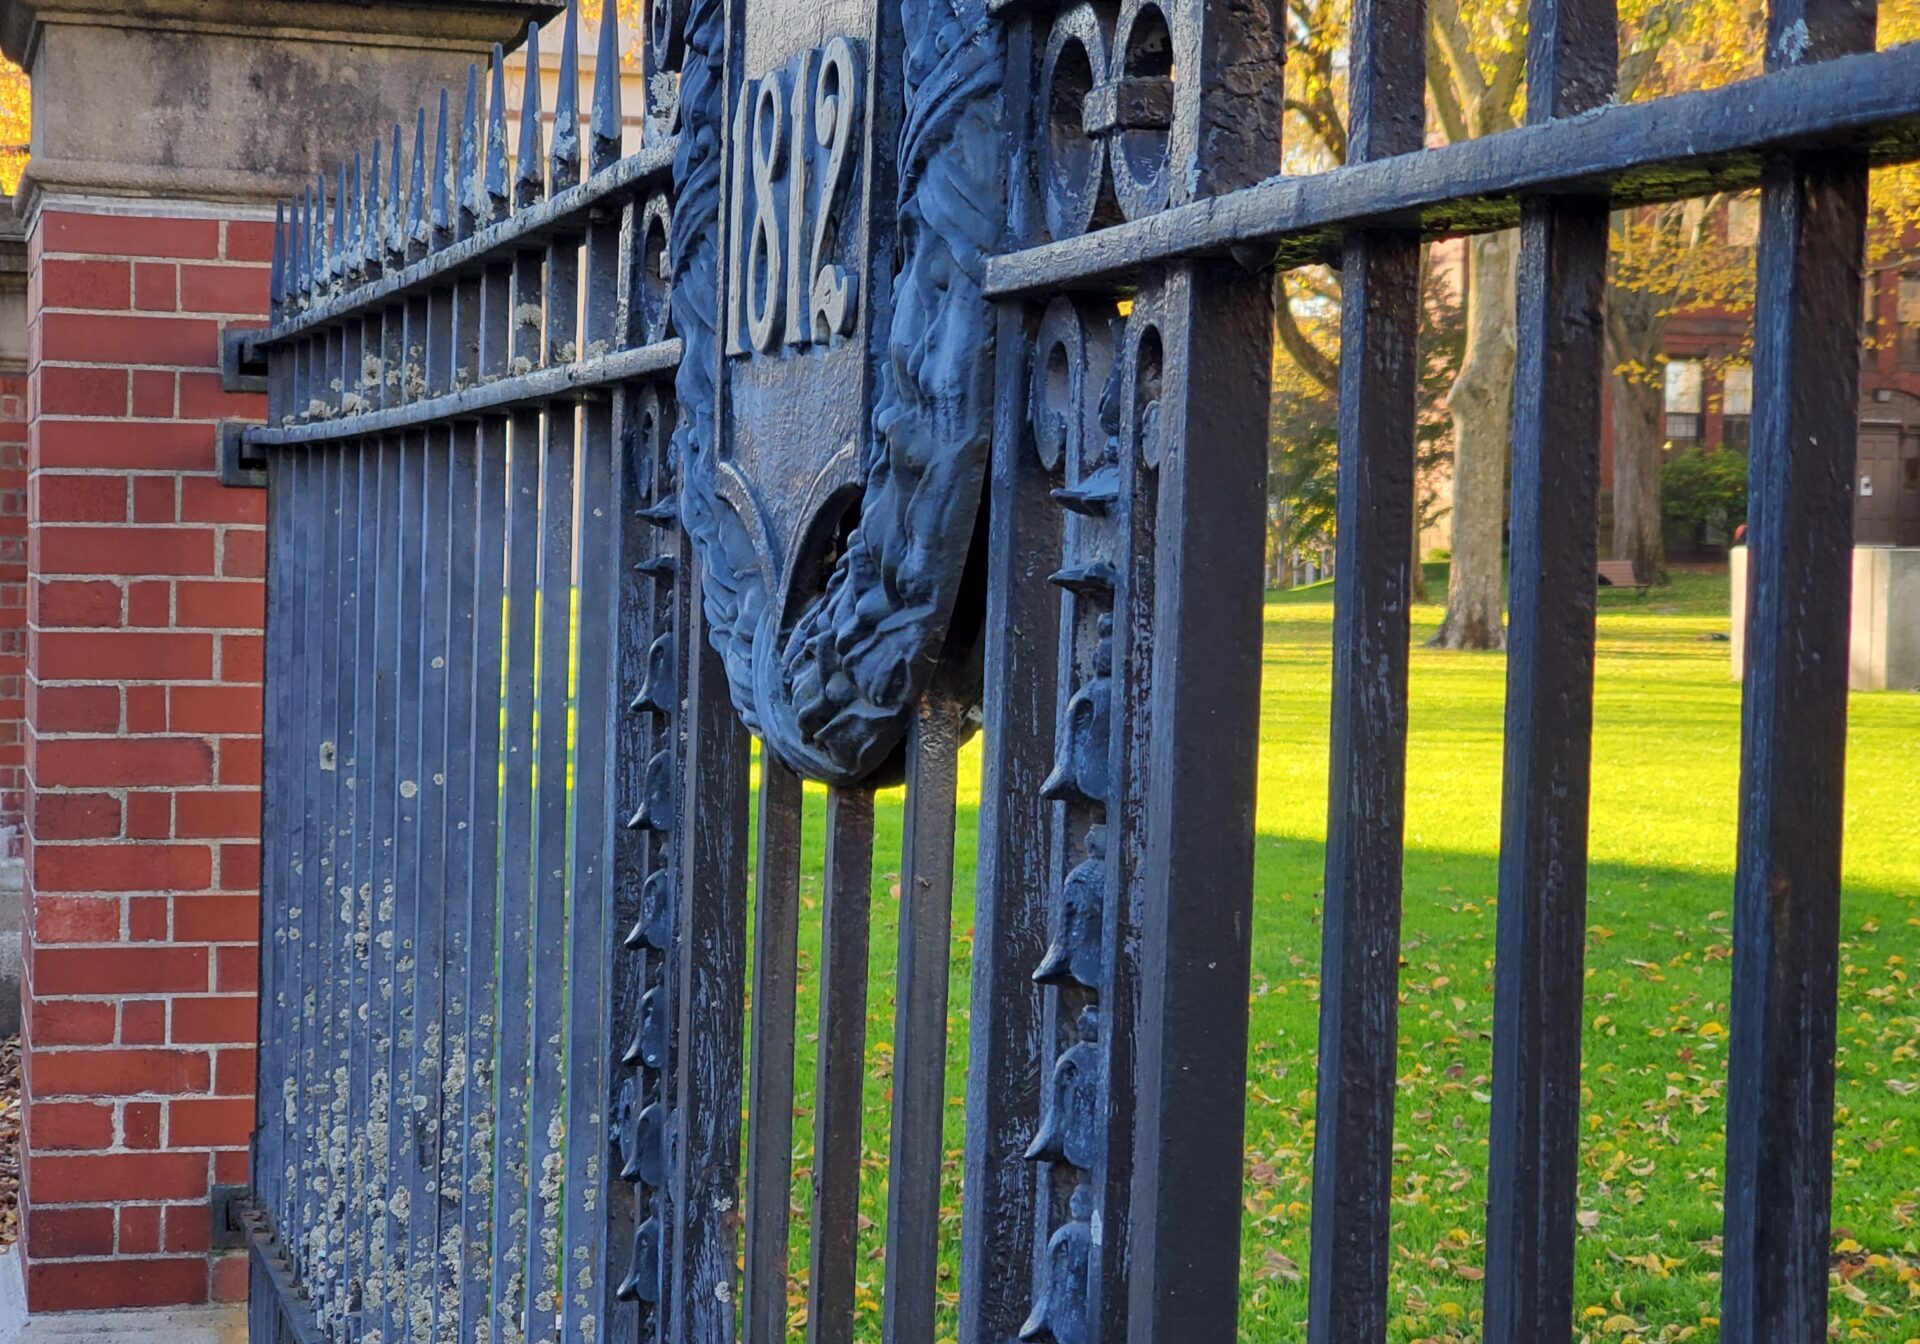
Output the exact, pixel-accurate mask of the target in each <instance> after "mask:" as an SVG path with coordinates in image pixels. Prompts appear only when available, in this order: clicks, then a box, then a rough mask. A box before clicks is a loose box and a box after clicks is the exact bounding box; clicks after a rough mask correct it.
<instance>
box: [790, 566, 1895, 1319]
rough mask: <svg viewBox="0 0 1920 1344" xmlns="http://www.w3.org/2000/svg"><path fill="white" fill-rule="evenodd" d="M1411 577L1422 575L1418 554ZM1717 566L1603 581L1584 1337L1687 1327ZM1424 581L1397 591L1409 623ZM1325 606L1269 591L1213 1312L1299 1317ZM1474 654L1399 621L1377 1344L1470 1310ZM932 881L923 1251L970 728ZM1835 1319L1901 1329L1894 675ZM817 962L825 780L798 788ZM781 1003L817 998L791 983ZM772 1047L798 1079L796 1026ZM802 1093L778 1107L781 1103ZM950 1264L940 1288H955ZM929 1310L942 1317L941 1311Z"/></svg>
mask: <svg viewBox="0 0 1920 1344" xmlns="http://www.w3.org/2000/svg"><path fill="white" fill-rule="evenodd" d="M1438 578H1439V583H1438V586H1437V587H1436V590H1435V591H1436V595H1438V594H1439V593H1440V592H1442V591H1443V590H1444V574H1440V575H1439V576H1438ZM1726 610H1727V591H1726V582H1725V579H1724V577H1719V576H1711V575H1681V576H1679V578H1678V579H1677V581H1676V582H1675V584H1674V586H1673V587H1672V588H1671V589H1667V590H1662V591H1658V592H1655V593H1652V594H1650V595H1648V596H1646V597H1635V596H1633V595H1631V594H1614V593H1607V594H1603V596H1602V601H1601V618H1600V657H1599V670H1598V689H1597V705H1596V714H1597V738H1596V744H1595V762H1594V788H1593V827H1592V874H1591V892H1592V895H1591V906H1590V913H1589V923H1590V936H1589V939H1588V963H1587V999H1586V1022H1587V1031H1586V1042H1585V1056H1584V1058H1585V1087H1584V1115H1583V1125H1582V1128H1583V1137H1584V1142H1583V1147H1582V1153H1581V1196H1580V1208H1581V1215H1580V1221H1581V1226H1582V1231H1581V1233H1580V1242H1579V1249H1578V1257H1579V1283H1578V1290H1577V1291H1578V1309H1579V1311H1580V1313H1581V1337H1582V1338H1583V1339H1587V1340H1596V1341H1598V1340H1610V1339H1621V1338H1625V1339H1643V1340H1681V1339H1688V1340H1699V1341H1707V1340H1713V1339H1715V1338H1716V1337H1717V1334H1718V1331H1717V1330H1716V1328H1715V1318H1716V1316H1717V1313H1718V1305H1717V1299H1718V1291H1719V1288H1718V1267H1719V1259H1718V1246H1719V1231H1720V1190H1721V1182H1722V1177H1723V1171H1722V1158H1721V1146H1722V1142H1723V1137H1724V1131H1723V1107H1724V1099H1725V1058H1726V1054H1725V1045H1726V1036H1725V1032H1726V1026H1727V1018H1728V1013H1727V998H1728V987H1729V977H1730V962H1729V944H1730V942H1731V931H1732V921H1731V908H1732V896H1731V891H1732V873H1733V862H1734V833H1735V815H1736V806H1737V799H1736V792H1735V791H1736V784H1737V778H1738V770H1739V689H1738V686H1737V685H1736V684H1735V683H1734V682H1733V681H1732V680H1731V678H1730V676H1729V670H1728V669H1729V663H1728V646H1727V645H1726V643H1725V642H1723V641H1720V640H1716V639H1715V638H1714V636H1716V635H1724V633H1725V632H1726V629H1727V624H1728V622H1727V616H1726ZM1440 614H1441V613H1440V609H1439V608H1438V607H1437V606H1430V605H1429V606H1421V607H1419V608H1417V609H1416V611H1415V617H1414V619H1415V639H1416V642H1419V641H1423V640H1424V639H1425V638H1426V637H1427V636H1428V635H1430V634H1431V633H1432V632H1433V630H1434V629H1435V628H1436V627H1437V626H1438V623H1439V618H1440ZM1332 615H1333V609H1332V604H1331V594H1330V591H1329V590H1328V589H1327V588H1325V587H1320V588H1314V589H1307V590H1303V591H1298V592H1294V593H1288V594H1284V595H1276V596H1275V597H1274V598H1273V600H1272V601H1271V602H1270V603H1269V606H1268V609H1267V627H1266V632H1267V633H1266V639H1267V646H1266V685H1265V691H1264V701H1263V714H1262V732H1261V736H1262V749H1261V765H1260V801H1259V841H1258V854H1257V866H1256V879H1255V881H1256V915H1255V943H1254V977H1253V987H1252V991H1253V992H1252V1014H1253V1017H1252V1039H1253V1047H1252V1052H1251V1057H1250V1062H1251V1070H1250V1084H1251V1085H1250V1089H1249V1095H1248V1099H1247V1130H1248V1139H1247V1164H1248V1183H1247V1194H1246V1220H1245V1239H1244V1240H1245V1246H1244V1270H1245V1272H1244V1276H1243V1278H1244V1285H1245V1286H1244V1304H1243V1312H1242V1316H1243V1321H1244V1324H1243V1327H1242V1338H1243V1339H1244V1340H1246V1341H1251V1342H1257V1344H1266V1342H1267V1341H1276V1342H1277V1341H1282V1340H1286V1341H1294V1340H1298V1339H1301V1338H1303V1337H1304V1324H1303V1323H1304V1319H1305V1315H1306V1285H1305V1279H1304V1274H1305V1270H1306V1267H1307V1258H1308V1249H1307V1248H1308V1244H1309V1243H1308V1206H1309V1203H1310V1201H1311V1194H1310V1190H1311V1167H1312V1149H1313V1111H1314V1056H1315V1048H1316V1040H1317V1035H1318V1032H1317V1024H1318V1011H1319V1007H1318V988H1319V958H1320V902H1319V891H1320V884H1321V867H1322V861H1323V840H1324V834H1325V824H1326V803H1327V782H1326V780H1327V715H1328V700H1329V679H1330V667H1331V657H1330V639H1331V629H1332ZM1505 674H1506V660H1505V659H1504V658H1503V657H1501V656H1499V655H1472V654H1445V653H1436V652H1431V651H1428V650H1426V649H1418V650H1417V651H1416V652H1415V655H1414V659H1413V672H1412V740H1411V747H1410V760H1409V779H1410V783H1409V791H1408V808H1407V863H1406V917H1405V931H1404V939H1405V941H1404V952H1403V955H1404V965H1403V969H1402V992H1403V997H1402V1008H1401V1018H1400V1031H1401V1051H1400V1059H1401V1074H1400V1078H1401V1088H1400V1093H1399V1114H1398V1124H1397V1130H1396V1163H1395V1182H1394V1212H1395V1221H1394V1269H1393V1281H1392V1286H1391V1299H1392V1317H1393V1319H1392V1325H1391V1329H1390V1331H1389V1337H1390V1339H1392V1340H1393V1341H1396V1344H1413V1342H1416V1341H1420V1342H1425V1341H1435V1342H1437V1341H1454V1340H1473V1339H1477V1338H1478V1337H1479V1326H1478V1322H1479V1316H1480V1292H1481V1285H1480V1282H1479V1279H1480V1266H1481V1265H1482V1262H1483V1256H1484V1237H1483V1225H1484V1221H1485V1208H1484V1200H1485V1170H1486V1158H1487V1152H1486V1147H1487V1145H1486V1130H1487V1119H1488V1109H1489V1108H1488V1089H1489V1076H1488V1075H1489V1069H1490V1065H1491V1056H1492V1045H1491V1034H1490V1033H1491V1025H1492V964H1493V946H1494V919H1495V885H1496V853H1497V849H1498V836H1499V814H1500V771H1501V729H1502V714H1503V710H1502V706H1503V701H1504V695H1505ZM967 760H968V766H967V775H968V778H967V779H966V781H965V782H964V783H963V789H962V816H961V822H960V825H961V839H962V845H961V855H960V860H959V863H960V872H959V873H958V874H957V878H956V887H957V892H956V929H957V931H958V934H957V939H956V943H957V946H956V958H955V966H954V972H953V1005H954V1006H953V1012H952V1015H951V1023H952V1028H953V1032H954V1034H955V1037H956V1050H955V1052H954V1053H955V1063H954V1065H953V1069H952V1077H951V1084H950V1087H949V1096H950V1100H951V1102H952V1104H951V1105H950V1107H949V1112H948V1117H947V1138H948V1149H949V1163H948V1178H949V1184H950V1186H951V1187H952V1188H951V1189H950V1192H949V1195H948V1200H947V1203H948V1208H949V1217H948V1225H947V1229H946V1231H947V1233H948V1236H949V1242H950V1246H949V1261H951V1258H952V1250H951V1242H952V1239H953V1238H955V1237H957V1234H958V1228H959V1214H958V1209H959V1192H958V1188H957V1185H958V1154H959V1147H960V1143H961V1133H962V1117H961V1111H960V1105H959V1098H960V1096H961V1093H962V1087H963V1084H962V1078H963V1069H964V1044H965V1036H966V1032H967V1026H968V1023H967V1013H966V1004H967V976H968V972H969V967H968V964H967V958H966V952H967V949H968V946H969V944H970V940H971V935H970V924H971V904H972V902H971V895H972V887H973V864H972V855H971V844H970V841H971V837H972V835H973V834H974V831H975V825H976V808H977V803H978V792H977V766H978V747H977V744H976V746H975V747H973V748H970V749H969V752H968V757H967ZM1847 773H1848V799H1847V850H1846V883H1847V886H1846V904H1845V911H1844V928H1845V945H1844V951H1843V960H1842V989H1841V993H1842V1004H1841V1026H1840V1079H1839V1090H1838V1106H1839V1120H1838V1137H1837V1140H1836V1149H1837V1152H1836V1159H1837V1168H1838V1169H1837V1186H1838V1188H1837V1191H1836V1195H1835V1210H1834V1212H1835V1228H1836V1231H1835V1238H1836V1247H1835V1251H1836V1254H1835V1267H1836V1278H1835V1284H1836V1291H1835V1295H1834V1312H1833V1319H1834V1322H1835V1325H1834V1332H1835V1333H1834V1337H1835V1338H1837V1339H1842V1340H1872V1341H1890V1342H1891V1344H1905V1342H1906V1341H1909V1340H1914V1339H1920V1273H1917V1271H1916V1266H1917V1265H1920V1227H1916V1219H1917V1218H1920V1086H1917V1085H1920V990H1917V989H1916V986H1915V981H1914V980H1913V978H1912V977H1913V974H1914V964H1915V962H1916V961H1920V831H1917V830H1916V825H1917V823H1916V818H1920V696H1915V695H1901V694H1885V695H1860V696H1856V697H1855V698H1854V701H1853V713H1852V736H1851V743H1850V748H1849V753H1848V772H1847ZM808 802H809V810H808V834H809V841H810V845H811V851H810V861H809V867H810V874H811V875H810V876H809V877H808V879H807V882H808V900H809V907H808V908H809V910H810V911H811V912H812V918H811V920H810V923H811V925H812V927H810V928H808V929H806V930H805V932H803V944H804V949H803V952H802V956H803V959H804V960H805V963H806V966H807V967H811V966H812V965H814V964H816V963H817V955H818V925H817V920H818V901H817V896H818V892H819V878H818V872H819V864H820V831H821V818H822V807H823V802H824V795H822V794H820V793H819V792H818V791H810V793H809V799H808ZM899 802H900V799H899V795H898V794H897V793H896V794H893V795H890V796H888V797H886V798H883V800H882V807H881V816H880V825H879V842H878V843H879V852H878V854H877V855H876V874H877V875H876V889H875V902H874V927H873V956H872V972H873V976H874V980H873V992H872V996H871V999H870V1005H869V1011H870V1014H871V1026H870V1031H871V1045H870V1054H869V1060H870V1063H871V1066H872V1067H871V1070H870V1073H871V1079H870V1084H869V1089H868V1114H869V1125H868V1130H869V1133H868V1141H867V1161H866V1174H865V1183H864V1197H865V1201H866V1215H867V1218H868V1219H870V1220H872V1224H873V1225H872V1226H870V1227H866V1228H865V1230H864V1231H863V1233H862V1246H863V1250H864V1251H866V1252H867V1258H866V1259H865V1260H864V1262H863V1269H862V1275H861V1284H862V1286H861V1293H860V1305H861V1309H862V1313H863V1316H862V1322H863V1324H862V1338H863V1339H874V1340H877V1339H878V1338H879V1319H880V1318H879V1302H880V1292H881V1283H882V1279H883V1273H882V1265H881V1262H880V1257H879V1249H880V1246H881V1242H882V1238H883V1232H882V1229H881V1228H880V1226H879V1224H880V1222H881V1221H882V1220H883V1219H884V1216H885V1190H886V1161H887V1158H886V1154H887V1099H888V1090H887V1089H888V1086H889V1075H890V1072H891V1070H890V1067H889V1064H890V1060H889V1051H890V1041H891V1034H892V1025H891V1023H892V1012H891V994H890V990H891V984H892V967H893V960H894V947H895V939H896V937H897V928H898V923H897V913H898V905H897V900H898V893H897V879H896V877H895V876H893V871H894V870H897V867H898V862H897V855H898V853H899V841H900V810H899ZM806 975H807V970H806V969H804V968H803V971H802V976H803V990H802V994H803V1001H802V1004H801V1014H802V1021H803V1023H810V1022H812V1021H814V1020H815V1019H816V1016H817V1001H816V999H815V997H814V994H813V986H811V985H810V984H806V983H805V978H806ZM809 1034H810V1033H808V1032H806V1031H805V1030H804V1028H803V1040H802V1043H801V1047H800V1056H801V1057H800V1060H799V1081H800V1085H801V1088H802V1091H803V1093H805V1092H808V1091H810V1089H811V1084H812V1078H813V1043H812V1041H811V1040H810V1039H804V1037H806V1036H807V1035H809ZM810 1107H811V1099H810V1097H808V1096H805V1095H803V1096H802V1097H801V1098H800V1100H799V1101H798V1103H797V1106H796V1109H797V1110H800V1111H802V1112H803V1113H804V1112H806V1111H809V1110H810ZM798 1124H799V1126H800V1129H799V1132H798V1135H797V1138H796V1162H795V1165H796V1168H797V1170H796V1180H795V1194H794V1199H795V1208H796V1218H795V1232H796V1245H795V1250H794V1262H793V1263H794V1271H795V1275H796V1280H795V1294H794V1299H793V1302H794V1308H795V1313H796V1319H800V1318H803V1316H804V1301H805V1296H804V1279H805V1273H806V1261H805V1247H804V1226H805V1224H804V1220H803V1218H801V1217H800V1216H798V1215H799V1214H801V1213H804V1211H805V1208H806V1205H807V1202H808V1192H807V1188H806V1187H807V1178H808V1176H809V1175H810V1171H809V1167H810V1160H811V1159H810V1153H811V1135H810V1132H809V1131H808V1129H807V1127H806V1121H805V1119H804V1118H803V1119H801V1120H800V1121H799V1122H798ZM955 1283H956V1280H955V1279H954V1278H953V1277H952V1276H951V1264H950V1265H949V1277H948V1279H947V1281H946V1284H945V1289H946V1295H947V1296H948V1298H949V1299H951V1297H952V1291H953V1288H954V1286H955ZM946 1328H947V1329H948V1330H951V1316H949V1317H948V1325H947V1327H946Z"/></svg>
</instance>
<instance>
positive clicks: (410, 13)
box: [0, 0, 566, 66]
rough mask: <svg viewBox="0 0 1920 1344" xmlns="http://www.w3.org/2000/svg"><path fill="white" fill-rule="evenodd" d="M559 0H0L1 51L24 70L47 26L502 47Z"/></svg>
mask: <svg viewBox="0 0 1920 1344" xmlns="http://www.w3.org/2000/svg"><path fill="white" fill-rule="evenodd" d="M565 8H566V5H565V4H564V3H563V2H562V0H0V50H3V51H5V52H6V55H7V58H8V59H9V60H11V61H13V62H14V63H15V64H17V65H21V66H29V65H30V64H31V62H32V59H33V54H34V43H35V40H36V39H37V38H38V36H39V34H40V31H41V27H42V25H43V24H45V23H48V22H67V23H94V24H101V25H108V26H116V27H125V28H137V27H144V26H150V25H159V26H165V27H179V26H181V25H187V26H192V25H195V24H210V25H230V26H238V27H241V28H252V29H260V30H268V31H271V30H274V29H282V30H306V31H309V32H314V33H327V32H330V33H334V34H337V35H338V36H339V37H340V39H341V40H352V39H354V38H378V37H383V36H384V37H393V38H402V39H406V38H412V39H415V40H432V39H434V38H439V39H442V40H444V41H448V42H456V43H463V44H471V43H473V42H480V43H482V44H487V43H493V42H501V43H505V44H507V45H509V46H511V45H513V44H514V43H516V42H518V41H519V40H520V39H521V38H522V37H523V36H524V35H525V33H526V27H527V24H528V23H544V22H546V21H547V20H548V19H550V18H552V17H553V16H554V15H556V14H559V13H560V12H561V11H562V10H564V9H565Z"/></svg>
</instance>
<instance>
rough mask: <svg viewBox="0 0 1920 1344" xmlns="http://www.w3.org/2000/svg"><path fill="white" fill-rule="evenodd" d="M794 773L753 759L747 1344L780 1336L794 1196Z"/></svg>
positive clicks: (772, 1343) (764, 756)
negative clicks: (756, 792)
mask: <svg viewBox="0 0 1920 1344" xmlns="http://www.w3.org/2000/svg"><path fill="white" fill-rule="evenodd" d="M800 807H801V792H800V777H799V776H798V775H795V774H794V773H793V772H792V771H791V770H789V769H787V768H786V766H784V765H782V764H781V763H780V762H779V761H778V760H777V759H775V758H774V756H773V755H772V753H770V752H764V751H763V752H762V753H761V756H760V836H759V839H760V853H759V857H758V859H757V860H756V861H755V863H754V869H753V899H754V908H753V1057H752V1078H751V1081H750V1083H749V1093H748V1102H747V1119H748V1125H749V1134H748V1147H747V1254H746V1284H745V1299H744V1301H745V1307H744V1310H743V1313H742V1320H743V1322H744V1329H743V1331H742V1334H743V1336H744V1338H745V1340H746V1344H780V1342H781V1341H783V1340H785V1339H786V1337H787V1289H788V1280H787V1254H788V1245H789V1237H788V1228H789V1225H790V1223H791V1222H792V1217H793V1215H792V1212H791V1205H792V1202H793V1077H794V1074H793V1070H794V1062H793V1044H794V1025H795V1013H796V1009H797V1001H796V991H797V988H798V960H797V959H798V955H799V939H800Z"/></svg>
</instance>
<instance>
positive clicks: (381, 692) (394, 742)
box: [361, 321, 402, 1340]
mask: <svg viewBox="0 0 1920 1344" xmlns="http://www.w3.org/2000/svg"><path fill="white" fill-rule="evenodd" d="M390 325H391V321H390ZM376 451H377V452H378V460H379V468H378V484H377V488H376V495H375V498H374V504H373V510H372V514H371V521H372V526H373V531H374V534H375V537H376V541H375V545H376V547H377V548H378V549H377V552H376V555H377V561H376V564H375V570H374V577H373V608H374V628H373V637H372V641H371V644H370V647H369V656H370V662H371V678H372V691H373V694H372V697H371V699H372V704H371V717H370V718H369V720H368V722H367V724H366V732H365V734H364V740H365V741H367V742H368V743H371V744H372V752H371V756H372V760H371V763H370V767H369V769H368V771H367V774H366V777H365V778H364V779H363V780H362V781H361V787H362V789H363V790H364V793H363V794H362V797H363V799H364V801H365V804H366V808H367V819H368V850H369V854H368V874H369V878H370V882H369V886H368V890H367V896H368V902H369V906H370V909H369V938H370V942H369V946H368V965H367V986H368V989H367V1000H366V1008H367V1014H368V1021H369V1029H368V1032H367V1035H368V1060H367V1066H368V1078H367V1117H366V1128H367V1145H368V1146H367V1186H366V1216H367V1233H366V1235H367V1248H366V1253H365V1265H366V1286H365V1304H364V1314H363V1316H362V1328H363V1330H366V1331H369V1332H373V1331H377V1332H378V1333H379V1335H380V1338H381V1339H382V1340H389V1339H392V1338H394V1335H393V1307H394V1298H395V1296H396V1295H397V1294H396V1287H395V1284H394V1272H395V1253H394V1239H393V1218H392V1206H391V1200H392V1197H393V1192H394V1187H393V1165H394V1164H393V1133H394V1128H393V1114H392V1112H393V1043H394V1040H395V1038H396V1035H397V1032H396V1024H395V1022H394V1000H395V993H394V963H395V951H396V943H397V940H398V930H397V921H396V919H395V909H396V903H397V900H398V894H399V893H398V872H397V869H396V867H395V848H396V845H397V843H398V840H399V834H398V833H399V829H400V810H399V808H398V807H397V806H396V804H397V803H398V801H399V793H400V790H399V783H400V777H399V773H398V771H399V763H400V751H399V736H400V734H399V732H398V731H397V729H398V724H399V686H398V678H399V671H400V669H399V657H400V613H399V604H400V584H401V564H400V550H401V540H402V534H401V525H400V504H401V498H402V494H401V476H402V472H401V457H402V449H401V447H400V444H399V443H398V442H397V441H394V440H384V441H381V442H380V444H379V446H378V448H377V450H376Z"/></svg>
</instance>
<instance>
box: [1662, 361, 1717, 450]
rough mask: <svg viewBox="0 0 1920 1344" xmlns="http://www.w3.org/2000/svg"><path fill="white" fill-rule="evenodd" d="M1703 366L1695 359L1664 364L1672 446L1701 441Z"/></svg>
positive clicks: (1668, 423) (1703, 396) (1704, 389)
mask: <svg viewBox="0 0 1920 1344" xmlns="http://www.w3.org/2000/svg"><path fill="white" fill-rule="evenodd" d="M1706 393H1707V379H1706V367H1705V366H1704V365H1703V364H1701V363H1700V361H1699V360H1697V359H1676V360H1675V361H1674V362H1673V363H1671V364H1669V365H1667V439H1668V441H1669V442H1672V443H1680V444H1690V443H1698V442H1700V433H1701V428H1702V422H1703V421H1704V419H1705V415H1704V412H1705V411H1706Z"/></svg>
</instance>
